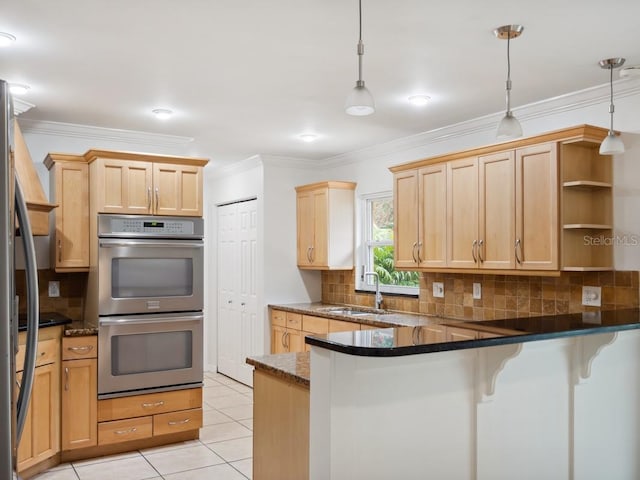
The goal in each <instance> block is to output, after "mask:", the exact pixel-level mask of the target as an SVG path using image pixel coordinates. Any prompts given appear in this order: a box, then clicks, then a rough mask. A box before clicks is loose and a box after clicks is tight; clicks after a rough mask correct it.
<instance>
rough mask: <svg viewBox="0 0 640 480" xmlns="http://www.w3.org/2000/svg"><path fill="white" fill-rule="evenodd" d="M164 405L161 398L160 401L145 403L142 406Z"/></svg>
mask: <svg viewBox="0 0 640 480" xmlns="http://www.w3.org/2000/svg"><path fill="white" fill-rule="evenodd" d="M162 405H164V402H163V401H162V400H160V401H159V402H154V403H143V404H142V408H152V407H161V406H162Z"/></svg>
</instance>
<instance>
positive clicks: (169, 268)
mask: <svg viewBox="0 0 640 480" xmlns="http://www.w3.org/2000/svg"><path fill="white" fill-rule="evenodd" d="M203 228H204V227H203V221H202V219H201V218H190V217H143V216H138V215H99V216H98V239H97V241H98V259H97V269H98V272H97V279H98V282H97V297H98V298H97V303H98V314H99V317H98V328H99V330H98V341H99V350H98V351H99V354H98V397H99V398H109V397H114V396H121V395H132V394H137V393H146V392H150V391H160V390H170V389H180V388H191V387H194V386H199V385H201V384H202V367H203V358H202V343H203V339H202V335H203V327H202V324H203V315H202V307H203V280H204V272H203V262H204V254H203V250H204V242H203Z"/></svg>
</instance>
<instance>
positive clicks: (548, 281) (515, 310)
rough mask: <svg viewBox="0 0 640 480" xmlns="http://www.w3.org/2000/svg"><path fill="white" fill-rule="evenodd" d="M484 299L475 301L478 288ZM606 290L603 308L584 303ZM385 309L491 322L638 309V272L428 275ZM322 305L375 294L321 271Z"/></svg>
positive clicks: (349, 278)
mask: <svg viewBox="0 0 640 480" xmlns="http://www.w3.org/2000/svg"><path fill="white" fill-rule="evenodd" d="M433 282H442V283H444V298H434V297H433V293H432V283H433ZM474 283H480V284H481V286H482V298H481V299H478V300H475V299H473V284H474ZM583 286H594V287H601V288H602V307H586V306H583V305H582V287H583ZM383 297H384V303H383V307H384V308H386V309H389V310H398V311H404V312H412V313H425V314H432V315H442V316H446V317H452V318H463V319H468V320H469V319H474V320H482V319H485V320H491V319H494V318H513V317H530V316H540V315H550V314H559V313H577V312H583V311H589V310H598V309H599V308H602V309H616V308H628V307H638V305H639V272H637V271H608V272H584V273H583V272H562V273H561V275H560V276H559V277H539V276H513V275H480V274H477V275H476V274H457V273H423V274H422V276H421V278H420V295H419V297H418V298H415V297H414V298H406V297H400V296H392V295H383ZM322 301H323V302H325V303H347V304H352V305H362V306H368V307H372V306H373V305H374V295H373V294H372V293H359V292H356V291H355V277H354V272H353V270H351V271H323V272H322Z"/></svg>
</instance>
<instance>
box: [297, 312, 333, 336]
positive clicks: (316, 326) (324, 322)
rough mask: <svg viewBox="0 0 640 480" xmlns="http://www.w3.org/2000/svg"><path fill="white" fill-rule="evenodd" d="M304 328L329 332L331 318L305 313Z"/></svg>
mask: <svg viewBox="0 0 640 480" xmlns="http://www.w3.org/2000/svg"><path fill="white" fill-rule="evenodd" d="M302 330H304V331H305V332H310V333H329V319H328V318H322V317H312V316H311V315H303V316H302Z"/></svg>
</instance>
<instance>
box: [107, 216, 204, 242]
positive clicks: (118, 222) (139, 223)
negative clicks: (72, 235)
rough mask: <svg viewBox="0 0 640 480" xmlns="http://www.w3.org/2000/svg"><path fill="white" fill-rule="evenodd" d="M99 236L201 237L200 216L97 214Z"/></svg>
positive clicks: (201, 225) (201, 224)
mask: <svg viewBox="0 0 640 480" xmlns="http://www.w3.org/2000/svg"><path fill="white" fill-rule="evenodd" d="M98 235H99V236H100V237H162V238H167V237H176V238H194V237H195V238H202V235H203V223H202V218H181V217H145V216H136V215H99V216H98Z"/></svg>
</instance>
